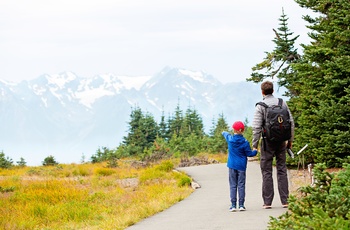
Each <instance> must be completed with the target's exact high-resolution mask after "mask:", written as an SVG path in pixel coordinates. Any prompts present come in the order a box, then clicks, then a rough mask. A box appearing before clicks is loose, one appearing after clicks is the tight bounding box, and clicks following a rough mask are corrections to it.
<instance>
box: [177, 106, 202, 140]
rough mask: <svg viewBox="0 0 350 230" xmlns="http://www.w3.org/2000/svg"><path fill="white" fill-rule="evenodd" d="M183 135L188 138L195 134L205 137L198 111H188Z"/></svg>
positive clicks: (183, 126) (183, 125)
mask: <svg viewBox="0 0 350 230" xmlns="http://www.w3.org/2000/svg"><path fill="white" fill-rule="evenodd" d="M181 129H182V134H183V135H184V136H185V137H187V136H189V135H190V134H194V135H195V136H198V137H203V136H204V125H203V121H202V118H201V116H200V115H199V114H198V112H197V110H196V109H191V108H190V107H189V108H188V109H187V110H186V114H185V118H184V121H183V123H182V128H181Z"/></svg>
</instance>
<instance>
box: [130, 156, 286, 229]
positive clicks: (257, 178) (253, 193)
mask: <svg viewBox="0 0 350 230" xmlns="http://www.w3.org/2000/svg"><path fill="white" fill-rule="evenodd" d="M179 170H182V171H185V172H186V173H187V174H188V175H190V176H191V177H192V178H193V179H194V180H196V181H197V182H198V183H199V184H200V185H201V188H199V189H197V190H196V191H195V192H194V193H192V194H191V195H190V196H189V197H188V198H186V199H185V200H183V201H181V202H179V203H177V204H175V205H174V206H172V207H170V208H169V209H167V210H165V211H163V212H161V213H158V214H156V215H154V216H152V217H150V218H147V219H145V220H143V221H141V222H139V223H137V224H135V225H133V226H131V227H129V228H127V230H173V229H174V230H175V229H176V230H179V229H180V230H197V229H203V230H204V229H208V230H227V229H253V230H255V229H267V224H268V222H269V220H270V217H269V216H274V217H277V216H279V215H281V214H283V213H284V212H286V211H287V209H285V208H282V205H281V203H280V200H279V195H278V192H277V186H276V183H275V186H274V187H275V198H274V202H273V203H272V209H266V210H265V209H262V205H263V201H262V198H261V173H260V166H259V164H258V162H249V163H248V168H247V182H246V202H245V206H246V209H247V210H246V211H244V212H229V211H228V209H229V206H230V198H229V185H228V169H227V167H226V164H212V165H204V166H193V167H186V168H179ZM275 175H276V171H275V169H274V176H275ZM274 182H276V178H275V179H274Z"/></svg>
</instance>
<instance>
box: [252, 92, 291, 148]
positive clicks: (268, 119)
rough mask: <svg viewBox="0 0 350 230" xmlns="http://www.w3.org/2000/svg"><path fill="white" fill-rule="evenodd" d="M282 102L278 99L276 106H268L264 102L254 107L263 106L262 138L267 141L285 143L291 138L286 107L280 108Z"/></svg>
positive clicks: (289, 121)
mask: <svg viewBox="0 0 350 230" xmlns="http://www.w3.org/2000/svg"><path fill="white" fill-rule="evenodd" d="M282 103H283V100H282V99H281V98H278V105H272V106H268V105H266V104H265V103H264V102H258V103H256V105H261V106H264V107H265V109H266V111H265V118H264V122H263V127H262V128H263V137H264V138H267V140H269V141H274V142H277V141H286V140H289V139H290V138H291V136H292V124H291V120H290V116H289V112H288V109H287V107H283V106H282Z"/></svg>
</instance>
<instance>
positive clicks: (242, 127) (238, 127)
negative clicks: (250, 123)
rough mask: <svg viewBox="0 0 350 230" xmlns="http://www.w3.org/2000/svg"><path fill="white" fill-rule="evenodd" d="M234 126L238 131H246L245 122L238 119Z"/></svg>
mask: <svg viewBox="0 0 350 230" xmlns="http://www.w3.org/2000/svg"><path fill="white" fill-rule="evenodd" d="M232 128H233V129H234V130H236V131H239V130H240V129H242V131H244V124H243V122H241V121H236V122H235V123H233V125H232Z"/></svg>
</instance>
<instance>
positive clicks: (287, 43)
mask: <svg viewBox="0 0 350 230" xmlns="http://www.w3.org/2000/svg"><path fill="white" fill-rule="evenodd" d="M279 21H280V24H279V25H280V27H279V28H278V29H277V30H275V29H273V31H274V33H275V38H274V39H273V40H272V41H273V42H274V43H275V44H276V46H275V48H274V50H273V51H272V52H265V53H266V57H265V59H264V60H263V61H262V62H261V63H259V64H257V65H255V66H254V67H253V68H252V70H253V71H254V72H253V73H252V74H251V77H250V78H248V79H247V81H253V82H256V83H258V82H262V81H263V80H265V79H266V78H274V77H276V78H277V79H278V84H279V85H280V86H284V87H286V88H287V89H288V90H289V92H287V95H288V96H291V95H295V94H297V92H296V91H295V89H294V88H293V82H294V80H295V73H294V71H293V69H292V68H291V64H292V63H295V62H298V61H299V59H300V55H299V54H298V52H297V49H296V48H294V43H295V41H296V40H297V39H298V37H299V35H298V36H295V37H292V38H291V36H292V35H293V34H294V33H293V32H290V30H289V28H288V18H287V15H285V14H284V10H283V9H282V15H281V17H280V18H279Z"/></svg>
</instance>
